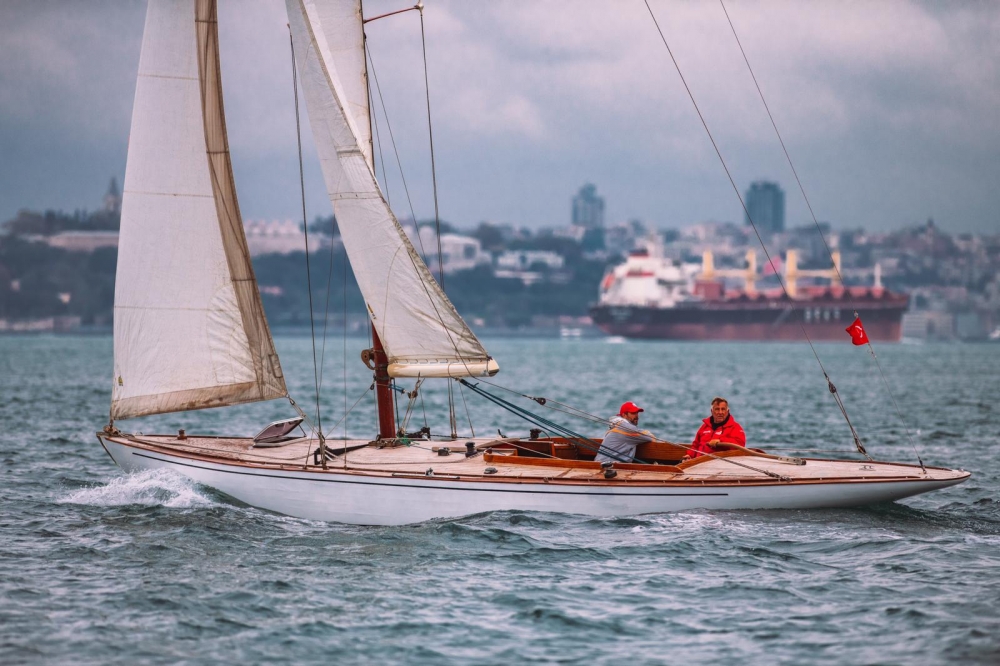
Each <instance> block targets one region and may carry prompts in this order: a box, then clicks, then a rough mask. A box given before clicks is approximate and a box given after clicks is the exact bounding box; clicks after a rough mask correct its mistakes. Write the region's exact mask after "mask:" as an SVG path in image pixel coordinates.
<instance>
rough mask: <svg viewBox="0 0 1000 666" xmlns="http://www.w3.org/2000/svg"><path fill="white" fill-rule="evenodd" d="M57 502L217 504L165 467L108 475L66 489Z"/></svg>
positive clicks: (195, 505) (184, 478)
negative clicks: (102, 482) (85, 485)
mask: <svg viewBox="0 0 1000 666" xmlns="http://www.w3.org/2000/svg"><path fill="white" fill-rule="evenodd" d="M60 503H61V504H86V505H91V506H130V505H139V506H166V507H170V508H174V509H190V508H204V507H210V506H218V505H219V504H220V502H219V501H217V500H215V499H213V498H212V497H211V496H209V495H208V494H206V492H205V491H204V490H203V489H201V488H200V487H199V486H198V485H197V484H195V483H194V482H193V481H191V480H190V479H188V478H187V477H184V476H181V475H180V474H177V473H176V472H173V471H171V470H165V469H157V470H144V471H141V472H136V473H134V474H126V475H123V476H119V477H115V478H113V479H111V481H109V482H108V483H107V484H106V485H103V486H92V487H89V488H82V489H80V490H76V491H74V492H72V493H70V494H69V495H68V496H67V497H65V498H64V499H62V500H61V501H60Z"/></svg>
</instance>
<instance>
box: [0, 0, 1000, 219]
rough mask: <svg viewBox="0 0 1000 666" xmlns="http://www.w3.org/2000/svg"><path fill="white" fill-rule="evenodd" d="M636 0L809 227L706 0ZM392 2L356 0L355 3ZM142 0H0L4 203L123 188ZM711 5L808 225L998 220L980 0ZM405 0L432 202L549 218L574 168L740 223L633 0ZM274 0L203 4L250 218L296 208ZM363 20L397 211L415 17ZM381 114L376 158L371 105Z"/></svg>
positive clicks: (411, 139)
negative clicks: (435, 196) (791, 166)
mask: <svg viewBox="0 0 1000 666" xmlns="http://www.w3.org/2000/svg"><path fill="white" fill-rule="evenodd" d="M652 6H653V9H654V11H655V12H656V14H657V17H658V19H659V20H660V22H661V27H663V28H664V32H665V35H666V36H667V38H668V40H670V42H671V47H672V48H673V49H674V51H675V54H676V55H677V57H678V60H679V62H680V64H681V67H682V71H683V72H684V73H685V77H686V78H687V80H688V82H689V84H690V85H691V87H692V90H693V92H694V94H695V96H696V99H697V100H698V102H699V105H700V106H701V108H702V111H703V113H704V114H705V116H706V121H707V122H708V123H709V126H710V128H711V129H712V130H713V133H714V135H715V137H716V139H717V141H718V143H719V145H720V149H721V150H722V152H723V155H724V156H725V157H726V159H727V162H728V164H729V166H730V169H731V170H732V171H733V176H734V178H735V180H736V183H737V187H738V188H739V190H740V191H741V192H744V191H745V190H746V188H747V187H748V186H749V184H750V183H751V182H753V181H755V180H761V179H763V180H768V181H774V182H777V183H780V184H781V186H782V187H783V189H785V191H786V194H787V214H786V224H787V226H789V227H794V226H798V225H802V224H806V223H811V217H810V216H809V214H808V211H807V210H806V208H805V205H804V203H803V201H802V197H801V194H800V193H799V192H798V188H797V186H796V185H795V183H794V179H793V177H792V175H791V173H790V171H789V170H788V165H787V164H786V163H784V156H783V155H782V154H781V149H780V145H779V144H778V143H777V139H776V138H774V133H773V130H772V129H771V127H770V124H769V121H768V120H767V116H766V112H765V111H764V110H763V107H762V106H761V105H760V100H759V99H758V98H757V97H756V91H755V90H754V88H753V82H752V80H751V79H750V77H749V74H748V73H747V72H746V66H745V64H744V63H743V62H742V56H741V55H740V53H739V50H738V47H737V46H736V44H735V41H734V40H733V37H732V33H731V32H729V26H728V23H726V20H725V15H724V14H723V13H722V10H721V8H720V7H718V6H710V5H688V4H683V5H678V4H672V3H664V2H654V3H652ZM396 8H398V7H396V6H395V5H393V4H392V3H388V2H366V3H365V9H366V13H367V14H369V15H373V14H375V13H379V12H381V11H382V10H383V9H385V10H391V9H396ZM144 9H145V8H144V5H143V4H142V3H133V4H127V5H121V4H119V3H88V4H87V5H85V6H80V5H60V4H50V3H27V2H21V3H18V2H14V3H7V4H4V6H3V7H2V8H0V18H2V19H3V20H0V26H2V27H0V44H2V46H3V48H4V52H5V53H15V54H17V57H13V58H6V59H5V61H4V63H3V64H0V83H2V86H0V90H2V92H0V117H2V118H3V119H4V122H3V128H2V130H0V146H2V148H3V150H2V153H3V155H4V160H3V163H2V164H0V170H2V171H0V183H2V185H0V217H2V218H3V219H7V218H10V217H12V216H13V215H14V213H16V211H17V209H19V208H34V209H44V208H56V209H63V210H73V209H76V208H88V209H91V210H93V209H96V208H98V207H99V206H100V202H101V199H100V194H101V193H102V192H104V191H105V189H106V187H107V182H108V179H109V177H110V176H116V177H118V179H119V182H121V180H122V177H123V176H124V164H125V149H126V145H127V137H128V126H129V118H130V115H131V102H132V99H131V98H132V94H133V91H134V78H135V70H136V67H137V64H138V55H139V45H140V43H141V33H142V25H143V21H144V13H145V12H144ZM571 9H572V11H571ZM727 9H728V10H729V13H730V15H731V17H732V19H733V22H734V25H735V26H736V28H737V30H738V31H739V34H740V37H741V39H742V42H743V45H744V48H745V49H746V51H747V55H748V57H749V59H750V62H751V64H752V65H753V66H754V68H755V73H756V74H757V77H758V80H759V81H760V83H761V86H762V89H763V90H764V92H765V95H766V96H767V99H768V102H769V104H770V106H771V108H772V111H773V112H774V115H775V118H776V121H777V122H778V125H779V128H780V129H781V130H782V133H783V136H784V138H785V141H786V143H787V144H788V147H789V150H790V152H791V154H792V157H793V159H795V161H796V167H797V169H798V171H799V174H800V176H801V177H802V178H803V181H804V184H805V186H806V191H807V193H808V194H809V196H810V200H811V202H812V204H813V207H814V209H815V210H816V213H817V215H818V217H819V219H820V220H824V221H829V222H830V223H831V224H832V225H833V226H834V227H836V228H850V227H858V226H862V227H865V228H869V229H872V230H887V229H893V228H899V227H901V226H905V225H907V224H913V223H918V222H921V221H923V220H926V219H927V218H929V217H933V218H934V219H935V220H936V221H937V222H938V224H939V225H941V226H942V228H946V229H948V230H951V231H974V232H987V231H989V230H991V229H994V228H996V227H997V210H998V209H1000V193H998V192H997V190H996V188H995V187H994V186H993V183H995V182H996V181H997V179H998V177H1000V167H998V164H997V162H998V161H997V158H996V156H997V155H998V154H1000V128H998V124H997V123H996V121H995V119H993V115H995V113H994V109H995V108H996V106H997V105H998V101H1000V74H998V72H1000V66H998V63H1000V57H998V55H1000V47H998V44H1000V38H998V35H1000V9H998V8H997V7H996V6H993V5H988V4H983V5H974V6H969V5H966V6H961V7H960V8H957V9H956V8H949V9H947V10H945V9H943V8H935V7H933V6H925V5H922V4H919V3H886V4H880V5H878V6H876V7H875V8H871V7H868V6H864V7H862V6H856V5H838V6H837V7H836V8H834V7H832V6H831V7H827V6H822V5H814V6H808V7H807V6H798V5H794V4H782V3H769V2H765V3H760V4H758V5H754V7H753V8H752V9H751V8H747V7H743V6H740V5H733V6H728V5H727ZM425 13H426V26H427V34H428V58H429V60H430V63H429V64H430V71H429V76H430V81H431V105H432V113H433V118H434V134H435V141H436V150H437V164H438V182H439V192H440V202H441V217H442V218H443V219H445V220H448V221H451V222H453V223H455V224H457V225H459V226H462V227H470V226H474V225H475V224H477V223H478V222H479V221H482V220H488V221H491V222H495V223H512V224H516V225H525V226H529V227H535V228H537V227H540V226H561V225H564V224H567V223H568V222H569V219H568V218H569V215H568V211H567V197H570V196H572V193H574V192H576V191H577V190H578V188H579V187H580V185H581V184H583V183H587V182H592V183H595V184H596V185H597V186H598V188H599V190H600V192H601V196H602V197H604V198H605V199H606V201H607V208H606V212H605V219H606V220H607V221H608V223H617V222H620V221H624V220H627V219H632V218H638V219H642V220H644V221H646V222H647V223H648V224H649V225H650V226H654V227H659V228H670V227H673V228H678V227H683V226H687V225H689V224H693V223H696V222H699V221H704V220H711V219H715V220H719V221H740V220H741V219H742V217H743V214H742V210H741V208H740V204H739V201H738V199H737V197H736V195H735V194H734V192H733V191H732V188H731V187H730V185H729V183H728V181H727V179H726V176H725V173H724V172H723V170H722V168H721V166H720V165H719V163H718V159H717V158H716V156H715V154H714V152H713V151H712V148H711V144H710V143H709V142H708V139H707V137H706V136H705V133H704V130H703V129H702V128H701V127H700V125H699V123H698V120H697V116H696V115H695V113H694V111H693V109H692V108H691V105H690V101H688V100H687V99H686V96H685V95H684V92H683V88H682V87H681V84H680V82H679V80H678V79H677V75H676V72H674V71H673V68H672V65H670V62H669V59H668V57H667V55H666V52H665V50H664V49H663V45H662V43H660V42H659V38H658V35H657V34H656V32H655V28H654V27H653V25H652V22H651V21H650V19H649V16H648V14H646V13H645V6H644V5H642V4H641V3H639V4H638V5H637V6H635V7H632V6H630V5H629V6H626V5H620V6H618V7H616V11H614V12H609V11H608V10H607V6H606V5H605V4H597V3H593V4H591V3H576V4H572V5H570V4H565V3H544V4H540V5H532V6H530V7H527V6H522V5H507V6H504V7H503V8H496V7H493V6H489V7H487V6H474V7H472V8H470V7H469V6H468V5H464V4H459V3H452V2H432V3H431V4H430V6H429V7H428V8H427V9H426V10H425ZM283 15H284V8H283V5H282V3H280V2H267V3H257V4H253V5H245V4H244V5H240V6H239V7H238V8H234V6H233V5H228V4H227V3H223V4H222V6H221V7H220V30H221V31H222V35H221V39H222V51H223V52H222V61H223V81H224V85H225V87H226V95H227V99H226V105H227V106H226V109H227V115H228V124H229V134H230V141H231V146H232V151H233V160H234V169H235V175H236V182H237V187H238V191H239V193H240V196H241V204H242V208H243V212H244V215H245V216H246V217H248V218H280V217H287V216H289V215H290V214H294V212H295V211H297V210H299V209H300V204H299V201H298V172H297V164H298V162H297V157H296V155H295V133H294V132H295V129H294V126H295V119H294V113H293V111H292V107H293V102H292V95H291V74H290V70H289V64H288V54H287V49H288V36H287V32H286V30H285V19H284V17H283ZM368 34H369V41H370V46H371V50H372V56H373V60H374V64H375V66H376V67H375V73H376V75H378V76H379V84H380V88H381V90H382V93H383V95H384V98H385V103H386V106H387V107H388V109H389V113H390V120H391V121H392V123H393V133H394V135H395V137H396V141H397V143H398V144H399V147H400V152H401V157H402V159H403V162H404V169H405V170H406V174H407V179H408V185H409V188H410V190H411V194H412V195H413V201H414V211H415V213H416V216H417V217H418V218H421V219H424V218H429V217H433V203H432V198H431V191H430V186H429V181H430V169H429V155H428V153H427V150H426V148H427V137H426V117H425V116H424V115H423V114H424V112H425V111H424V108H423V72H422V68H421V67H420V66H419V62H420V60H419V49H420V40H419V26H418V24H417V19H416V17H415V14H414V16H413V17H412V20H411V19H409V18H406V17H405V15H404V16H403V17H399V18H394V19H388V20H385V21H379V22H376V23H372V24H370V25H369V26H368ZM416 102H419V103H416ZM379 122H380V127H381V130H382V132H383V137H382V138H383V154H391V146H390V145H389V144H388V142H387V141H386V140H385V136H384V133H385V125H384V118H382V116H381V111H379ZM311 141H312V139H311V136H310V134H309V131H308V127H307V124H306V126H305V127H304V132H303V142H304V144H305V148H306V155H305V161H306V169H307V172H306V187H307V209H308V215H309V217H310V218H312V217H315V216H317V215H320V216H322V215H327V214H329V202H328V201H327V200H326V197H325V194H324V192H323V187H322V182H321V178H320V176H319V170H318V164H316V162H315V157H314V154H313V150H312V147H311ZM387 161H389V160H388V159H387ZM391 166H392V165H391V164H390V167H391ZM379 175H380V177H381V167H380V172H379ZM386 184H387V187H386V189H387V190H388V193H389V195H390V198H391V199H392V203H393V205H394V208H395V209H396V212H397V214H399V215H400V216H401V217H402V216H408V214H409V207H408V206H407V204H406V203H405V200H403V198H402V196H401V193H402V187H401V184H400V182H399V179H398V177H397V176H394V175H393V172H392V169H391V168H390V169H389V178H388V179H387V181H386Z"/></svg>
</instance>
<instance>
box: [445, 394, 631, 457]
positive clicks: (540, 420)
mask: <svg viewBox="0 0 1000 666" xmlns="http://www.w3.org/2000/svg"><path fill="white" fill-rule="evenodd" d="M457 381H458V382H459V383H461V384H464V385H465V386H468V387H469V389H470V390H471V391H472V392H473V393H477V394H479V395H480V396H482V397H484V398H486V399H487V400H489V401H490V402H493V403H494V404H496V405H499V406H500V407H502V408H504V409H506V410H507V411H509V412H511V413H513V414H515V415H517V416H520V417H521V418H522V419H524V420H525V421H528V422H529V423H534V424H535V425H537V426H541V427H542V428H549V429H551V430H554V431H555V432H558V433H560V434H562V435H563V436H564V437H566V438H567V439H569V440H571V441H574V442H576V444H577V445H578V446H583V447H584V448H585V449H587V450H588V451H593V452H595V453H600V452H601V446H600V445H597V446H595V443H594V442H593V440H591V439H590V438H589V437H584V436H583V435H581V434H579V433H577V432H574V431H572V430H570V429H569V428H566V427H565V426H562V425H560V424H558V423H556V422H554V421H550V420H549V419H546V418H545V417H544V416H539V415H538V414H534V413H532V412H529V411H528V410H526V409H524V408H522V407H518V406H517V405H515V404H514V403H512V402H510V401H508V400H504V399H503V398H499V397H497V396H495V395H492V394H491V393H489V392H487V391H485V390H483V389H481V388H479V387H478V386H477V385H476V384H471V383H469V382H467V381H466V380H464V379H458V380H457ZM604 453H605V455H607V456H608V457H609V458H614V459H615V460H617V461H618V462H633V461H635V462H639V463H642V462H644V461H640V460H638V459H637V458H635V457H634V456H633V458H632V460H627V459H625V458H621V457H619V454H618V453H617V452H615V451H611V450H605V451H604Z"/></svg>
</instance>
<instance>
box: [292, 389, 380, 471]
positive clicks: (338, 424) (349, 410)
mask: <svg viewBox="0 0 1000 666" xmlns="http://www.w3.org/2000/svg"><path fill="white" fill-rule="evenodd" d="M374 389H375V384H374V383H373V384H371V385H370V386H369V387H368V388H366V389H365V390H364V391H362V393H361V395H359V396H358V399H357V400H355V401H354V404H353V405H351V408H350V409H348V410H347V412H346V413H345V414H344V416H343V417H341V419H340V420H339V421H337V422H336V423H335V424H334V426H333V427H332V428H330V431H331V432H332V431H334V430H336V429H337V428H339V427H340V424H341V423H343V422H345V421H346V420H347V415H348V414H350V413H351V412H352V411H354V408H355V407H357V406H358V403H359V402H361V400H362V399H363V398H364V397H365V394H366V393H368V392H369V391H371V392H372V393H374V392H375V391H374ZM344 441H345V442H347V441H349V440H348V439H347V437H346V436H345V437H344ZM320 442H321V444H322V443H323V442H324V440H320ZM320 448H321V454H320V455H325V454H326V446H324V445H321V447H320ZM310 455H312V453H309V454H307V455H306V462H307V464H308V460H309V456H310ZM323 469H326V459H325V458H324V459H323Z"/></svg>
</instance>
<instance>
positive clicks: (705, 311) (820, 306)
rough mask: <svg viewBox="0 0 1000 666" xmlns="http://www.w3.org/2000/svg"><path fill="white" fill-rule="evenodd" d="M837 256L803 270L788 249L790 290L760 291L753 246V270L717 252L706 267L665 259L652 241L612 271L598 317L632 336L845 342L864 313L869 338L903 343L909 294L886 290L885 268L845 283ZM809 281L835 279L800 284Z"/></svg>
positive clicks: (613, 331)
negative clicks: (720, 262) (733, 284)
mask: <svg viewBox="0 0 1000 666" xmlns="http://www.w3.org/2000/svg"><path fill="white" fill-rule="evenodd" d="M833 261H834V266H835V267H834V268H831V269H826V270H801V269H799V268H798V261H797V256H796V251H795V250H788V251H787V252H786V257H785V262H784V264H785V268H784V278H783V281H784V284H785V290H787V294H786V293H785V290H782V289H781V288H780V286H779V287H778V288H774V289H763V290H758V289H757V287H756V285H757V282H758V281H761V280H763V277H764V276H762V275H761V274H760V273H759V272H758V270H757V258H756V253H755V252H754V251H753V250H750V251H748V252H747V258H746V263H747V266H746V268H744V269H723V270H717V269H715V268H714V259H713V256H712V252H711V251H710V250H707V251H705V252H704V254H703V256H702V263H701V265H698V264H696V263H690V264H687V263H679V262H675V261H673V260H671V259H668V258H666V257H664V256H663V255H662V250H661V249H660V246H659V244H658V243H648V244H646V246H645V247H644V248H642V249H638V250H634V251H632V252H631V253H630V254H629V256H628V258H627V260H626V261H625V263H624V264H620V265H618V266H615V267H613V268H610V269H608V271H607V272H606V273H605V275H604V278H603V279H602V280H601V287H600V299H599V301H598V303H597V305H595V306H593V307H592V308H591V310H590V314H591V317H592V318H593V320H594V323H595V324H596V325H597V326H598V327H599V328H600V329H601V330H602V331H604V332H605V333H607V334H609V335H617V336H623V337H626V338H646V339H665V340H796V341H802V340H804V339H805V337H804V335H803V329H804V330H805V332H806V333H807V334H808V335H809V338H810V339H811V340H813V341H823V340H833V341H843V340H846V339H847V334H846V332H845V328H846V327H847V325H848V324H850V323H851V322H852V321H853V320H854V311H855V310H857V311H858V313H859V314H860V315H861V317H862V319H863V321H864V326H865V331H866V332H867V333H868V337H869V339H871V340H873V341H882V342H898V341H899V339H900V334H901V328H902V327H901V322H902V318H903V313H904V312H905V311H906V309H907V306H908V305H909V296H908V295H906V294H899V293H893V292H891V291H889V290H888V289H885V288H884V287H883V286H882V283H881V271H880V268H879V267H878V266H876V267H875V279H874V284H873V285H872V286H870V287H866V286H844V285H842V284H841V283H840V253H839V252H834V253H833ZM775 263H777V262H775ZM725 278H738V279H740V280H742V282H743V287H742V288H739V289H732V288H727V287H726V284H725V282H724V279H725ZM802 278H819V279H822V280H824V281H826V282H828V284H825V285H800V284H799V280H800V279H802Z"/></svg>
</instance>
